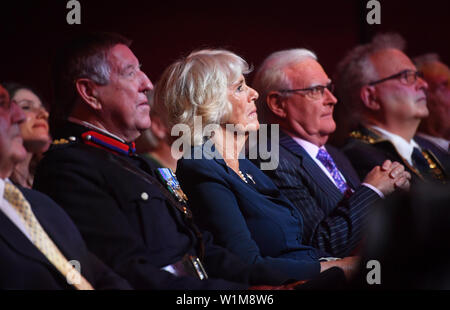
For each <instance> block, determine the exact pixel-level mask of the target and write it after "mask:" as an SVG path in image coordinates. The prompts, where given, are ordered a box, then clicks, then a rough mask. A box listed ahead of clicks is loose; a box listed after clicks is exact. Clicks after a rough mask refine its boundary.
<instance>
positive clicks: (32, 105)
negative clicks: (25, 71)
mask: <svg viewBox="0 0 450 310" xmlns="http://www.w3.org/2000/svg"><path fill="white" fill-rule="evenodd" d="M12 99H13V100H14V101H15V102H16V103H17V105H18V106H19V107H20V108H21V109H22V110H23V111H24V113H25V121H24V122H22V123H21V124H20V132H21V134H22V138H23V143H24V145H25V148H26V149H27V150H28V151H30V152H33V153H34V152H43V151H45V149H46V148H47V147H48V146H49V142H50V136H49V131H48V112H47V110H46V109H45V108H44V106H43V105H42V102H41V100H40V99H39V98H38V97H37V96H36V95H35V94H34V93H33V92H32V91H30V90H28V89H25V88H22V89H19V90H17V91H16V93H15V94H14V97H13V98H12Z"/></svg>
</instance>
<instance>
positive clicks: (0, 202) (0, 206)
mask: <svg viewBox="0 0 450 310" xmlns="http://www.w3.org/2000/svg"><path fill="white" fill-rule="evenodd" d="M6 182H8V183H11V181H9V179H6V180H4V179H0V210H1V211H2V212H3V213H4V214H5V215H6V216H7V217H8V218H9V219H10V220H11V222H13V223H14V225H15V226H16V227H17V228H19V229H20V231H22V232H23V234H24V235H25V236H26V237H27V238H28V239H29V240H31V239H30V235H29V234H28V232H27V230H26V228H25V225H24V223H23V221H22V219H21V218H20V215H19V213H18V212H17V211H16V209H15V208H14V207H13V206H12V205H11V204H10V203H9V201H7V200H6V199H5V197H3V194H4V192H5V183H6Z"/></svg>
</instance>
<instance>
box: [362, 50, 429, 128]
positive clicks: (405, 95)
mask: <svg viewBox="0 0 450 310" xmlns="http://www.w3.org/2000/svg"><path fill="white" fill-rule="evenodd" d="M370 60H371V61H372V63H373V65H374V67H375V70H376V72H377V73H378V76H379V77H380V79H382V78H385V77H388V76H391V75H394V74H396V73H399V72H400V71H402V70H407V69H409V70H413V71H416V67H415V66H414V64H413V63H412V62H411V60H410V59H409V58H408V56H406V55H405V54H404V53H402V52H401V51H400V50H397V49H384V50H381V51H378V52H376V53H374V54H372V55H371V57H370ZM374 87H375V91H376V92H375V97H376V100H377V101H378V103H379V104H380V108H381V109H383V110H384V114H385V115H389V117H391V118H393V119H396V120H398V121H402V120H411V119H418V120H420V119H422V118H424V117H427V116H428V109H427V102H426V95H425V91H426V89H427V88H428V85H427V83H426V82H425V81H424V80H422V79H421V78H418V79H417V81H416V82H415V83H413V84H412V85H405V84H404V83H402V82H401V81H400V79H391V80H388V81H385V82H382V83H379V84H376V85H374Z"/></svg>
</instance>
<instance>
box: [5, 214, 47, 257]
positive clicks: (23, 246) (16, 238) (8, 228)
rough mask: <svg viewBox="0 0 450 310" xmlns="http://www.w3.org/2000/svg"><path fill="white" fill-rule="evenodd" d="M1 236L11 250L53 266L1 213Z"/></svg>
mask: <svg viewBox="0 0 450 310" xmlns="http://www.w3.org/2000/svg"><path fill="white" fill-rule="evenodd" d="M0 226H1V227H2V229H1V230H0V235H1V236H2V238H3V239H4V240H5V242H7V243H8V244H9V245H10V246H11V248H14V249H16V250H17V252H19V253H21V254H22V255H23V256H26V257H29V258H30V259H33V260H37V261H39V262H41V263H44V264H47V265H51V263H50V262H49V261H48V260H47V259H46V258H45V256H44V254H42V253H41V251H39V249H38V248H36V246H35V245H34V244H33V243H32V242H31V241H30V240H29V239H28V238H27V237H26V236H25V235H24V234H23V233H22V231H20V229H19V228H17V227H16V225H14V223H13V222H11V220H10V219H9V218H8V217H7V216H6V215H5V214H4V213H3V212H0Z"/></svg>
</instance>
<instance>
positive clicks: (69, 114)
mask: <svg viewBox="0 0 450 310" xmlns="http://www.w3.org/2000/svg"><path fill="white" fill-rule="evenodd" d="M128 46H129V41H128V40H126V39H124V38H123V37H121V36H118V35H115V34H105V33H102V34H89V35H85V36H83V37H81V38H79V39H78V40H75V41H72V43H71V44H69V45H67V46H65V49H64V50H63V51H61V52H60V55H59V57H58V58H57V61H56V63H55V67H54V68H55V72H54V76H53V78H54V81H55V90H56V98H55V99H56V100H55V101H54V102H55V105H54V106H53V107H52V110H51V111H52V114H53V115H52V117H53V119H52V125H53V129H54V130H53V136H54V137H55V144H54V145H53V146H52V147H51V148H50V150H49V151H48V153H47V154H46V155H45V157H44V158H43V160H42V161H41V163H40V165H39V167H38V169H37V173H36V177H35V183H34V186H35V188H36V189H38V190H40V191H42V192H45V193H47V194H48V195H49V196H51V197H52V198H53V199H54V200H55V201H57V202H58V203H59V204H60V205H61V206H62V207H63V208H64V209H65V210H66V211H67V213H68V214H69V215H70V216H71V217H72V219H73V221H74V222H75V223H76V225H77V226H78V228H79V229H80V231H81V233H82V235H83V238H84V239H85V240H86V243H87V245H88V247H89V249H90V250H91V251H93V252H94V253H95V254H97V256H98V257H100V258H101V259H102V260H103V261H104V262H106V263H107V264H108V265H109V266H110V267H112V268H113V269H114V270H115V271H116V272H117V273H118V274H120V275H122V276H123V277H124V278H125V279H127V280H128V281H129V282H130V283H131V284H132V286H134V287H135V288H136V289H244V288H247V287H249V286H250V285H257V284H268V285H280V284H282V283H284V282H285V281H286V280H287V277H285V276H284V275H280V274H278V273H275V272H272V271H271V270H267V269H265V268H262V267H261V266H258V265H255V266H249V265H245V264H243V263H242V262H241V261H240V260H239V259H238V258H237V257H235V256H233V255H232V254H231V253H229V252H227V251H226V250H225V249H223V248H221V247H218V246H215V245H214V244H213V243H212V241H211V238H210V235H209V234H208V233H206V232H205V233H201V232H200V231H198V230H197V229H196V227H195V225H194V224H193V222H192V218H191V213H190V210H189V208H188V207H187V204H186V203H185V202H186V199H187V198H186V197H185V196H184V194H183V193H182V191H181V189H180V188H179V186H178V184H177V181H176V178H175V177H174V175H173V174H171V173H170V171H167V170H157V171H158V172H157V173H155V171H154V169H153V167H152V166H151V164H150V163H149V162H147V161H146V160H145V159H143V158H141V157H139V156H137V155H136V154H135V148H134V143H133V141H134V140H135V139H136V138H137V137H138V136H139V134H140V132H141V131H143V130H145V129H147V128H148V127H149V126H150V118H149V106H148V104H147V97H146V92H147V91H149V90H150V89H152V87H153V85H152V83H151V82H150V80H149V79H148V78H147V76H146V75H145V74H144V73H143V72H142V71H141V70H140V64H139V62H138V60H137V58H136V57H135V55H134V54H133V53H132V51H131V50H130V49H129V47H128ZM55 117H56V118H57V119H55ZM161 180H162V181H163V182H160V181H161Z"/></svg>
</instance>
